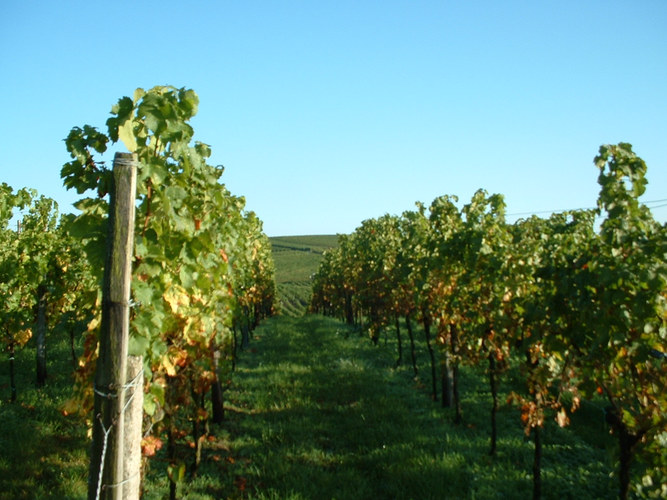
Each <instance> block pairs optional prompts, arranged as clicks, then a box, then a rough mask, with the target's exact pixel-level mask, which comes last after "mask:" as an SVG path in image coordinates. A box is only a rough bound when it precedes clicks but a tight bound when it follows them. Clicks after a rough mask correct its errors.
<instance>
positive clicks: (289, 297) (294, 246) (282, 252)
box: [270, 235, 338, 316]
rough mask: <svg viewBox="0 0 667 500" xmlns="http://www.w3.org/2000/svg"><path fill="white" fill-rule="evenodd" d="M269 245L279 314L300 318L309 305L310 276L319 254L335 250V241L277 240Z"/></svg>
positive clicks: (332, 238) (332, 237)
mask: <svg viewBox="0 0 667 500" xmlns="http://www.w3.org/2000/svg"><path fill="white" fill-rule="evenodd" d="M270 241H271V247H272V250H273V259H274V261H275V263H276V284H277V287H278V299H279V302H280V311H281V313H283V314H287V315H290V316H301V315H302V314H303V313H304V312H305V311H306V308H307V307H308V304H309V302H310V294H311V276H312V275H313V274H314V273H315V272H316V271H317V269H318V267H319V265H320V262H321V260H322V254H323V252H324V251H325V250H327V249H329V248H332V247H335V246H337V244H338V237H337V236H336V235H322V236H281V237H274V238H270Z"/></svg>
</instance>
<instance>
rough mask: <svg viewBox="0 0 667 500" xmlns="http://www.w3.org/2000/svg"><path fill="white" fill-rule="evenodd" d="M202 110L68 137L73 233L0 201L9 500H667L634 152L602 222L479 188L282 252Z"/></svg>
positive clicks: (613, 181) (666, 411)
mask: <svg viewBox="0 0 667 500" xmlns="http://www.w3.org/2000/svg"><path fill="white" fill-rule="evenodd" d="M197 107H198V98H197V95H196V94H195V93H194V92H193V91H191V90H187V89H176V88H173V87H155V88H153V89H150V90H147V91H146V90H143V89H137V91H136V92H135V93H134V95H133V97H132V98H130V97H123V98H121V99H120V100H119V101H118V103H117V104H115V105H114V106H113V107H112V109H111V116H110V118H108V120H107V121H106V131H105V132H102V131H100V130H99V129H98V128H96V127H93V126H90V125H84V126H82V127H74V128H73V129H72V130H71V131H70V133H69V135H68V136H67V138H66V140H65V144H66V147H67V151H68V152H69V153H70V156H71V161H70V162H68V163H67V164H65V165H64V166H63V167H62V171H61V177H62V179H63V182H64V184H65V186H66V187H67V188H68V189H72V190H75V191H76V192H77V193H78V194H79V195H81V196H82V198H81V200H80V201H79V202H78V203H77V204H76V208H77V214H76V215H71V214H65V215H60V214H59V212H58V207H57V204H56V203H55V202H54V201H53V200H51V199H48V198H45V197H43V196H39V195H38V193H36V192H35V191H34V190H31V189H28V188H22V189H18V190H15V189H13V188H12V187H10V186H8V185H7V184H2V186H0V324H1V325H2V332H1V334H0V335H1V337H0V338H1V339H2V343H3V348H4V352H5V353H6V358H5V359H6V362H5V363H4V364H5V365H6V370H5V371H3V373H2V375H1V377H2V378H1V379H0V380H1V381H2V383H0V389H1V390H3V391H6V395H5V396H3V401H2V402H1V403H0V418H2V420H3V422H4V423H5V424H4V425H5V427H4V431H5V432H4V433H3V436H2V437H0V449H2V450H3V453H2V455H0V476H1V477H2V479H1V480H0V498H84V497H87V498H90V499H98V498H105V499H106V498H138V497H139V496H143V497H144V498H170V499H175V498H319V497H322V495H323V496H324V497H334V496H335V497H340V498H443V495H444V497H462V498H489V497H492V496H494V495H501V496H510V495H512V494H513V493H514V494H516V495H517V496H518V497H521V498H525V497H526V496H529V495H530V494H532V496H533V498H540V497H548V498H561V497H563V496H566V497H567V496H572V497H573V496H577V495H578V494H581V493H582V492H585V494H586V495H589V496H590V497H592V498H593V497H598V498H599V497H614V496H616V493H618V496H619V497H620V498H627V497H628V496H638V497H648V498H657V497H667V238H666V232H667V228H666V226H665V225H664V224H660V223H658V222H656V221H655V220H654V219H653V217H652V214H651V212H650V210H649V209H648V208H647V207H646V206H644V205H643V204H642V203H641V202H640V201H639V197H640V196H641V195H642V193H643V192H644V188H645V185H646V183H647V180H646V170H647V169H646V165H645V163H644V162H643V161H642V160H641V159H640V158H639V157H637V156H636V155H635V154H634V152H633V151H632V148H631V146H630V145H629V144H625V143H621V144H618V145H608V146H602V147H601V148H600V151H599V155H598V156H597V157H596V158H595V165H596V166H597V168H598V169H599V172H600V173H599V184H600V195H599V200H598V209H597V210H587V211H586V210H580V211H570V212H564V213H559V214H554V215H552V216H551V217H549V218H546V219H543V218H539V217H536V216H533V217H530V218H528V219H524V220H520V221H518V222H515V223H513V224H510V223H508V222H506V220H505V204H504V200H503V197H502V196H501V195H497V194H494V195H489V194H488V193H487V192H486V191H483V190H480V191H478V192H477V193H476V194H475V195H474V196H473V197H472V199H471V200H470V202H469V203H467V204H464V205H463V206H462V207H461V206H459V204H458V199H457V198H456V197H455V196H443V197H440V198H437V199H436V200H434V201H433V202H432V203H431V205H430V206H428V207H427V206H426V205H424V204H421V203H418V204H417V210H415V211H408V212H405V213H403V214H402V215H400V216H392V215H385V216H383V217H380V218H378V219H369V220H366V221H363V223H362V224H361V226H360V227H359V228H358V229H357V230H356V231H355V232H354V233H352V234H350V235H340V236H338V237H333V236H325V237H282V238H271V239H270V238H268V237H267V236H266V235H265V234H264V232H263V228H262V222H261V220H260V219H259V218H258V217H257V215H256V214H254V213H253V212H249V211H246V210H245V200H244V199H243V198H242V197H239V196H235V195H233V194H232V193H230V192H229V191H228V190H227V188H226V187H225V185H224V184H223V183H222V181H223V180H224V176H223V169H222V168H221V167H215V166H212V165H209V164H208V159H209V158H210V155H211V150H210V148H209V146H207V145H206V144H204V143H202V142H198V141H195V139H194V130H193V129H192V127H191V126H190V124H189V121H190V119H191V118H192V117H193V116H194V115H195V114H196V112H197ZM121 144H122V145H123V146H124V147H125V148H126V149H127V150H128V151H129V153H125V154H119V153H117V154H116V157H115V159H114V162H113V166H111V165H107V164H106V162H105V161H104V160H103V159H102V158H103V155H104V153H105V152H107V149H108V148H110V146H112V145H116V147H120V145H121ZM122 172H127V173H128V175H130V177H128V179H130V180H129V181H128V182H127V183H125V181H123V180H122V177H121V174H122ZM128 186H129V187H128ZM123 196H127V197H128V198H127V199H128V200H129V201H127V202H125V207H124V208H125V209H126V210H127V212H128V213H129V214H130V215H129V218H128V219H127V220H126V219H124V218H123V217H121V215H119V214H120V213H121V212H120V209H119V205H122V203H121V202H120V201H119V200H121V199H124V198H123ZM598 217H601V218H602V221H601V223H599V224H598V223H597V222H596V221H597V218H598ZM123 224H125V225H126V227H125V229H124V230H125V233H123V234H124V235H125V236H124V238H125V239H122V238H121V236H118V234H121V233H122V230H123V227H122V226H123ZM119 227H120V230H121V233H118V232H116V231H117V229H118V228H119ZM123 246H124V247H126V249H127V253H126V254H125V255H122V254H120V252H119V251H118V250H117V249H118V248H121V247H123ZM123 262H124V264H123ZM123 266H125V268H126V271H122V270H121V268H122V267H123ZM125 268H124V269H125ZM124 272H125V274H127V282H126V284H125V285H124V286H125V289H124V290H125V291H123V292H122V293H121V292H118V293H120V295H114V293H117V292H114V288H113V283H115V281H114V280H115V279H116V276H121V277H122V275H123V273H124ZM109 290H111V291H109ZM306 309H309V312H310V313H311V314H310V315H304V313H305V311H306ZM276 313H280V316H281V317H273V318H270V317H271V316H275V315H276ZM324 316H328V317H330V318H326V317H324ZM116 324H118V325H120V326H119V329H118V330H116V329H115V326H114V325H116ZM123 325H124V326H123ZM124 327H127V328H126V330H127V331H125V333H123V328H124ZM399 407H400V410H399ZM132 414H134V415H138V417H137V418H133V417H132V416H131V415H132ZM517 431H518V432H517ZM609 431H611V434H612V437H610V436H609ZM132 436H134V437H132ZM612 438H613V439H612ZM529 439H530V442H531V443H532V451H531V455H532V456H529V454H528V453H527V446H528V445H527V443H528V442H529ZM91 441H92V445H91ZM607 449H609V450H611V451H610V453H608V452H607ZM128 457H130V458H128ZM605 457H611V458H610V459H609V463H606V462H605V460H606V458H605ZM556 461H560V462H562V463H558V464H557V465H554V463H555V462H556ZM17 464H24V465H22V468H19V467H18V466H17ZM471 464H472V465H471ZM587 467H588V469H587ZM19 469H20V470H19ZM360 471H361V472H360ZM610 473H613V475H614V481H615V486H613V487H612V486H610V483H609V482H608V481H607V480H606V479H605V478H607V479H608V476H609V474H610ZM570 474H571V475H572V477H571V478H570V479H568V480H563V477H565V476H568V475H570ZM503 481H507V483H506V484H504V485H503V486H499V485H498V483H500V482H503ZM343 483H345V484H343ZM494 485H495V486H494ZM549 488H550V489H549ZM554 488H555V489H554ZM548 489H549V491H547V490H548ZM610 491H611V492H612V494H611V495H610Z"/></svg>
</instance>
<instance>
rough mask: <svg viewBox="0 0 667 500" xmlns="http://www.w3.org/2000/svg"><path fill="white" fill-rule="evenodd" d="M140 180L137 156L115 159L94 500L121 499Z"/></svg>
mask: <svg viewBox="0 0 667 500" xmlns="http://www.w3.org/2000/svg"><path fill="white" fill-rule="evenodd" d="M136 179H137V174H136V160H135V158H134V157H133V155H131V154H129V153H116V156H115V158H114V165H113V181H112V186H111V193H110V206H109V219H108V224H109V232H108V241H107V258H106V263H105V267H104V281H103V290H102V323H101V327H100V339H99V358H98V360H97V368H96V371H95V409H94V414H93V444H92V449H91V457H90V458H91V460H90V471H89V477H88V498H89V499H90V500H92V499H98V498H104V499H114V500H116V499H121V498H123V491H124V483H123V481H124V479H125V478H124V470H123V469H124V450H123V448H124V439H123V431H124V410H125V392H126V391H125V389H126V382H127V380H126V379H127V348H128V340H129V326H130V321H129V312H130V283H131V279H132V259H133V255H134V212H135V208H134V203H135V193H136ZM128 476H131V474H128Z"/></svg>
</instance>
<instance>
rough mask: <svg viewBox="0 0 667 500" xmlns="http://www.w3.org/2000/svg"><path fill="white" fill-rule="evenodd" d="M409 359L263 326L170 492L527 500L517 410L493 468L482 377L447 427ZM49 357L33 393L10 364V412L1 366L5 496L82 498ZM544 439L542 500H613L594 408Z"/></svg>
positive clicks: (317, 326)
mask: <svg viewBox="0 0 667 500" xmlns="http://www.w3.org/2000/svg"><path fill="white" fill-rule="evenodd" d="M418 355H419V360H420V361H419V363H420V368H421V370H420V376H419V377H417V378H415V377H413V374H412V370H411V368H408V367H400V368H399V369H395V368H394V365H395V359H394V357H395V354H394V349H393V339H389V341H388V342H387V343H385V341H384V339H383V340H382V341H381V342H380V346H378V347H374V346H372V345H371V344H370V342H369V341H368V340H367V339H366V338H362V337H360V336H359V334H358V333H357V332H354V331H352V330H350V329H349V328H348V327H346V326H345V325H343V324H341V323H339V322H337V321H334V320H331V319H326V318H322V317H319V316H303V317H300V318H293V317H288V316H282V317H275V318H272V319H270V320H268V321H266V322H265V323H263V324H262V325H261V326H260V327H259V328H258V330H257V331H256V334H255V337H254V338H253V341H252V343H251V348H250V349H249V350H247V351H245V352H243V353H242V354H241V358H240V362H239V366H238V368H237V371H236V372H235V373H234V375H233V378H232V380H233V383H232V387H231V388H230V389H229V390H228V391H227V392H226V396H227V405H226V414H227V420H226V422H225V423H224V424H223V425H222V426H220V427H218V426H212V427H211V437H210V439H209V441H208V442H207V444H206V447H205V450H204V453H203V464H202V466H201V468H200V473H199V476H198V477H197V478H196V479H194V480H186V481H185V482H183V483H181V484H180V485H179V488H178V493H179V498H187V499H190V500H194V499H200V500H203V499H220V498H248V499H331V498H337V499H364V498H368V499H371V498H372V499H374V500H376V499H385V498H386V499H390V498H391V499H409V498H415V499H428V498H434V499H435V498H438V499H440V498H471V499H472V498H482V499H487V498H489V499H491V498H530V496H531V475H530V471H531V464H532V443H531V442H530V441H527V440H526V438H525V437H524V435H523V432H522V429H521V426H520V425H519V421H518V415H517V411H516V409H513V408H507V407H503V408H502V409H501V411H500V414H499V424H500V433H499V434H500V436H499V449H498V455H497V457H495V458H490V457H489V456H488V455H487V450H488V435H489V431H488V427H489V426H488V413H489V404H490V399H489V395H488V390H487V388H486V385H485V379H484V374H483V373H482V372H481V371H479V372H476V371H470V370H469V371H467V372H465V373H464V376H463V380H462V385H463V387H462V394H464V400H463V407H464V417H465V424H464V425H461V426H455V425H453V424H452V423H451V422H452V417H453V415H452V414H451V412H450V410H448V409H445V410H443V409H442V408H440V407H439V405H438V404H436V403H432V402H431V401H430V400H429V399H428V397H427V394H426V393H427V385H428V383H427V380H426V379H425V377H426V376H427V375H426V374H427V372H428V370H427V369H426V356H425V353H424V352H423V350H420V351H419V353H418ZM50 359H51V362H52V364H51V368H50V377H51V378H50V379H49V385H48V386H47V387H46V388H44V389H39V390H37V389H35V388H34V387H33V384H32V378H33V373H34V367H33V360H34V350H33V351H31V350H30V349H26V350H23V351H21V352H20V353H19V354H18V355H17V363H18V365H17V373H18V374H19V387H18V389H19V401H18V402H17V403H14V404H10V403H7V402H6V399H7V398H8V397H9V389H8V385H7V384H8V380H7V377H6V373H7V371H6V369H2V375H1V376H0V389H1V390H2V391H4V392H3V393H2V394H0V396H1V397H2V402H1V403H0V422H2V432H0V499H23V498H25V499H32V498H46V499H50V498H53V499H56V498H58V499H62V498H64V499H67V498H72V499H78V498H85V495H86V480H87V469H88V457H87V452H88V444H89V441H88V439H87V437H86V428H85V425H84V424H83V422H82V421H81V420H80V419H78V418H76V417H72V416H69V417H65V416H63V415H62V414H61V412H60V405H61V403H62V402H63V401H64V399H65V398H67V396H68V394H69V387H70V384H71V380H70V375H69V373H70V363H71V361H70V360H69V358H68V356H67V345H66V342H61V343H59V344H58V343H56V344H53V343H52V344H50ZM4 366H5V367H6V366H7V365H6V364H5V365H4ZM544 440H545V449H544V459H543V477H544V486H543V492H544V498H559V499H560V498H614V491H615V483H614V482H613V480H611V479H609V472H610V470H611V463H610V461H609V458H608V457H609V454H608V451H607V450H606V449H605V447H606V446H609V445H610V441H609V438H608V435H607V432H606V428H605V425H604V421H603V418H602V416H601V413H600V411H599V409H598V408H596V407H594V406H584V408H583V411H582V412H580V413H579V414H578V415H576V419H575V425H574V426H573V427H572V428H571V429H559V428H558V427H556V426H555V424H552V423H551V422H550V423H549V425H548V426H547V429H546V431H545V438H544ZM165 470H166V460H165V459H164V450H162V451H161V452H160V453H158V455H157V457H155V458H154V459H153V460H152V461H151V465H150V469H149V470H148V472H147V478H146V482H145V490H144V498H146V499H163V498H166V496H167V492H168V484H167V481H166V478H165V477H166V475H165Z"/></svg>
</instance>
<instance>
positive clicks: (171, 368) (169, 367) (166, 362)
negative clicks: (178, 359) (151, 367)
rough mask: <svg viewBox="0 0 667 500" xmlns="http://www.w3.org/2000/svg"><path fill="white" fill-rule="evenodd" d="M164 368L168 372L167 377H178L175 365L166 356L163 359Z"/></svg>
mask: <svg viewBox="0 0 667 500" xmlns="http://www.w3.org/2000/svg"><path fill="white" fill-rule="evenodd" d="M162 366H164V369H165V370H166V371H167V375H169V376H170V377H175V376H176V367H175V366H174V365H173V363H172V362H171V360H170V359H169V357H168V356H164V357H163V358H162Z"/></svg>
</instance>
